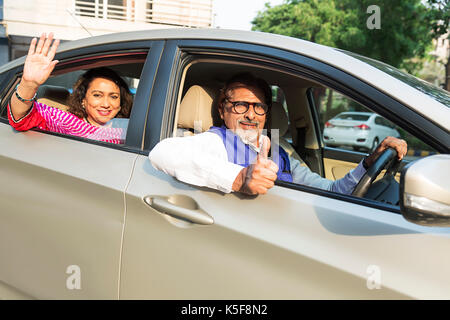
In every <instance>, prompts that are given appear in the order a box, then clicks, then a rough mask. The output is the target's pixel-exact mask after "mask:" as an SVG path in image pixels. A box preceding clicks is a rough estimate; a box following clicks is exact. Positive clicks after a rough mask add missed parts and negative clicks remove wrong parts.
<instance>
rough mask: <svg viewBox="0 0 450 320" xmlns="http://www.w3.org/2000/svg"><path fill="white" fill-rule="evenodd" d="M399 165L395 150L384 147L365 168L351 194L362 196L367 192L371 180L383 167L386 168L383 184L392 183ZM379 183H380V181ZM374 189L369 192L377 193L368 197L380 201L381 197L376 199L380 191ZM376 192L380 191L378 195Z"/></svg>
mask: <svg viewBox="0 0 450 320" xmlns="http://www.w3.org/2000/svg"><path fill="white" fill-rule="evenodd" d="M399 165H400V161H398V160H397V151H396V150H395V149H392V148H388V149H386V150H385V151H384V152H383V153H382V154H381V155H380V156H379V157H378V159H377V160H375V162H374V163H373V164H372V165H371V166H370V167H369V168H368V169H367V171H366V173H365V174H364V176H363V177H362V178H361V180H359V182H358V184H357V185H356V187H355V189H354V190H353V192H352V195H353V196H357V197H364V196H365V195H366V194H367V193H368V191H369V189H370V188H371V186H372V183H373V181H374V180H375V179H376V177H378V175H379V174H380V172H381V171H382V170H383V169H386V174H385V175H384V177H383V179H382V180H383V182H384V184H385V185H386V184H392V182H395V179H394V176H395V174H396V172H397V171H398V168H399ZM386 181H387V182H386ZM377 183H378V181H377ZM380 184H382V182H381V183H380ZM380 184H378V185H380ZM374 187H375V186H374ZM378 188H379V187H378ZM371 191H372V190H371ZM376 191H378V190H376ZM376 191H375V192H371V193H372V194H377V195H372V196H370V198H373V199H377V200H381V201H382V199H378V197H381V193H382V192H376ZM382 191H383V190H382ZM378 193H380V194H379V195H378ZM389 202H390V201H389Z"/></svg>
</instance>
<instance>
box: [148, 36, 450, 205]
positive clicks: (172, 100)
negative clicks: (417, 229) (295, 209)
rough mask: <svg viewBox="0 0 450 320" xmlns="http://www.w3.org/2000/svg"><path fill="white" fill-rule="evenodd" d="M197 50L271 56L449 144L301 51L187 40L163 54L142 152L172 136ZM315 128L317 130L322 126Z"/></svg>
mask: <svg viewBox="0 0 450 320" xmlns="http://www.w3.org/2000/svg"><path fill="white" fill-rule="evenodd" d="M195 54H211V55H214V54H216V55H218V56H221V57H224V56H226V55H234V56H236V55H240V56H242V59H252V58H254V59H255V60H256V59H259V60H260V63H261V65H263V64H264V63H265V61H269V63H271V64H273V65H278V66H279V67H280V68H287V69H290V70H292V72H295V73H296V74H297V75H298V76H303V77H305V78H307V79H309V80H311V81H315V82H318V83H320V84H321V85H324V86H327V87H329V88H331V89H333V90H336V91H338V92H340V93H341V94H343V95H345V96H347V97H349V98H351V99H354V100H355V101H357V102H358V103H360V104H362V105H364V106H365V107H367V108H368V109H369V110H371V111H373V112H375V113H378V114H380V115H382V116H383V117H387V118H389V120H390V121H392V122H393V123H400V124H401V125H402V126H403V127H404V128H408V129H409V131H413V130H412V129H414V130H417V128H415V127H412V125H411V122H415V123H417V122H419V123H421V128H420V129H421V132H420V135H416V136H418V137H419V138H420V139H422V140H423V141H424V142H425V143H429V144H431V145H433V146H436V149H440V150H442V151H448V148H449V147H448V146H446V145H443V144H442V143H441V140H439V139H438V138H437V137H440V136H441V135H443V134H444V133H445V132H444V131H443V129H442V128H440V127H437V126H436V125H435V124H433V123H432V122H431V121H429V120H428V119H426V118H424V117H422V116H421V115H419V114H418V113H416V112H414V111H413V110H411V109H409V108H408V107H407V106H405V105H404V104H402V103H400V102H399V101H397V100H395V99H394V98H393V97H391V96H389V95H387V94H386V93H384V92H381V91H379V90H378V89H376V88H374V87H372V86H371V85H369V84H368V83H366V82H364V81H363V80H362V79H358V78H356V77H355V76H353V75H350V74H348V73H346V72H344V71H342V70H340V69H337V68H336V67H334V66H331V65H329V64H327V63H324V62H322V61H318V60H315V59H313V58H311V57H307V56H304V55H301V54H298V53H294V52H290V51H285V50H282V49H278V48H273V47H265V46H261V45H256V44H249V43H242V42H235V41H228V40H186V39H180V40H169V41H167V44H166V47H165V50H164V57H163V58H162V61H161V64H163V65H162V66H161V67H160V69H159V70H158V74H157V80H156V82H155V87H154V91H155V96H157V97H158V98H157V99H153V97H152V101H151V103H150V112H149V115H148V116H149V118H151V119H148V121H147V126H146V135H145V142H144V151H146V152H149V151H150V150H151V149H152V148H153V147H154V146H155V145H156V144H157V143H158V142H159V141H160V140H162V139H165V138H168V137H170V136H171V134H172V133H173V126H174V123H173V122H174V119H175V113H176V101H177V98H178V92H179V88H180V86H181V85H182V83H181V78H182V76H181V75H182V72H183V67H184V66H185V65H187V64H188V63H189V62H190V60H189V57H190V56H193V55H195ZM162 70H164V73H163V74H160V71H161V72H162ZM406 120H410V121H406ZM152 124H154V125H152ZM399 126H400V125H399ZM317 129H318V130H319V128H317ZM319 137H320V136H319ZM320 143H321V142H320ZM321 149H322V150H325V149H326V148H324V147H323V145H321ZM442 151H441V152H442ZM354 157H361V155H360V154H358V153H354ZM275 184H276V185H278V186H283V187H287V188H290V189H295V190H299V191H304V192H308V193H313V194H317V195H320V196H326V197H330V198H335V199H339V200H344V201H348V202H352V203H355V204H360V205H364V206H369V207H373V208H377V209H381V210H385V211H390V212H393V213H397V214H401V213H400V208H399V206H393V205H390V204H386V203H381V202H377V201H374V200H370V199H365V198H357V197H354V196H351V195H343V194H338V193H334V192H331V191H326V190H321V189H317V188H313V187H309V186H304V185H299V184H294V183H289V182H284V181H280V180H277V181H276V183H275Z"/></svg>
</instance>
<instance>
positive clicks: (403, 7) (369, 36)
mask: <svg viewBox="0 0 450 320" xmlns="http://www.w3.org/2000/svg"><path fill="white" fill-rule="evenodd" d="M430 1H433V0H430ZM434 1H437V0H434ZM373 4H374V1H373V0H340V1H335V0H286V1H285V3H283V4H281V5H278V6H274V7H271V6H270V5H269V4H266V7H265V10H264V11H260V12H259V13H258V14H257V16H256V18H255V19H254V20H253V21H252V24H253V28H252V29H253V30H257V31H264V32H271V33H278V34H283V35H288V36H291V37H296V38H300V39H305V40H309V41H313V42H316V43H320V44H324V45H328V46H331V47H337V48H340V49H344V50H348V51H352V52H355V53H359V54H362V55H365V56H367V57H371V58H374V59H377V60H380V61H383V62H386V63H388V64H390V65H392V66H394V67H400V68H405V69H406V70H407V71H409V72H413V71H415V69H416V68H417V67H418V66H417V65H415V64H413V63H411V61H409V60H408V59H410V58H413V57H417V56H419V57H422V56H424V54H425V52H426V50H427V48H428V47H429V46H430V44H431V40H432V35H431V33H430V29H429V26H427V24H426V23H425V22H426V19H427V8H426V7H425V6H424V5H423V4H422V3H421V0H402V1H392V0H377V1H376V5H377V6H379V7H380V11H381V28H380V29H369V28H368V27H367V23H366V22H367V19H368V18H369V16H370V14H368V13H367V8H368V7H369V6H370V5H373Z"/></svg>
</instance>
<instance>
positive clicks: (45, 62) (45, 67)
mask: <svg viewBox="0 0 450 320" xmlns="http://www.w3.org/2000/svg"><path fill="white" fill-rule="evenodd" d="M52 42H53V45H52ZM36 43H37V45H36ZM58 45H59V40H55V41H53V33H50V34H49V35H48V37H47V36H46V34H45V33H43V34H42V35H41V37H40V38H39V42H38V40H37V39H36V38H33V40H31V43H30V48H29V49H28V55H27V58H26V60H25V65H24V67H23V75H22V79H21V80H20V83H19V86H18V87H17V91H16V92H15V93H14V94H13V96H12V98H11V105H10V107H11V112H12V115H13V117H14V119H16V120H18V119H20V118H22V117H23V116H25V115H26V114H27V112H28V110H29V109H30V107H31V104H32V99H33V98H34V96H35V94H36V92H37V90H38V88H39V86H40V85H41V84H43V83H44V82H45V81H47V79H48V77H49V76H50V74H51V73H52V71H53V69H54V68H55V65H56V64H57V63H58V60H53V58H54V57H55V53H56V49H57V48H58ZM50 46H51V47H50ZM17 95H18V96H19V97H20V98H22V100H20V99H19V98H18V97H17Z"/></svg>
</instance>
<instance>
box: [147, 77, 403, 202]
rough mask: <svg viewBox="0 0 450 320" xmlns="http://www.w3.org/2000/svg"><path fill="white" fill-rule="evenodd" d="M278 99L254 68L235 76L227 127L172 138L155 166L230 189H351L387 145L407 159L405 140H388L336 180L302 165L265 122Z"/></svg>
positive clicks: (227, 97)
mask: <svg viewBox="0 0 450 320" xmlns="http://www.w3.org/2000/svg"><path fill="white" fill-rule="evenodd" d="M271 104H272V91H271V88H270V86H269V85H268V84H267V83H266V82H265V81H264V80H263V79H259V78H256V77H254V76H253V75H252V74H250V73H242V74H238V75H235V76H234V77H232V78H231V79H230V80H229V81H227V83H226V84H225V86H224V88H223V89H222V90H221V92H220V97H219V101H218V111H219V114H220V118H221V119H222V120H223V125H222V126H221V127H215V126H212V127H211V128H210V129H209V130H208V131H206V132H203V133H201V134H197V135H195V136H190V137H174V138H167V139H164V140H162V141H161V142H159V143H158V144H157V145H156V146H155V147H154V148H153V150H152V151H151V152H150V154H149V159H150V161H151V163H152V165H153V166H154V167H155V168H156V169H158V170H161V171H163V172H165V173H167V174H169V175H171V176H174V177H175V178H177V179H178V180H180V181H183V182H186V183H189V184H193V185H197V186H206V187H209V188H213V189H216V190H220V191H222V192H225V193H229V192H233V191H234V192H242V193H245V194H251V195H257V194H265V193H267V191H268V190H269V189H270V188H272V187H273V186H274V182H275V180H277V179H280V180H283V181H288V182H294V183H298V184H303V185H307V186H312V187H316V188H320V189H325V190H330V191H334V192H338V193H344V194H351V193H352V191H353V189H354V188H355V186H356V185H357V184H358V182H359V180H360V179H361V178H362V176H363V175H364V173H365V172H366V169H367V168H368V167H370V166H371V165H372V164H373V163H374V161H375V160H376V159H377V158H378V157H379V156H380V154H381V153H382V152H383V151H384V150H386V149H387V148H394V149H395V150H396V151H397V154H398V159H399V160H401V159H402V158H403V156H404V155H405V154H406V152H407V144H406V142H405V141H404V140H401V139H397V138H394V137H387V138H386V139H384V140H383V141H382V142H381V143H380V145H379V146H378V147H377V148H376V150H375V151H374V152H373V153H372V154H371V155H369V156H368V157H366V158H365V159H364V160H363V161H361V162H360V163H359V164H358V166H357V167H356V168H354V169H353V170H351V171H350V172H348V173H347V174H346V175H345V176H344V177H343V178H341V179H339V180H336V181H332V180H328V179H325V178H323V177H321V176H320V175H318V174H317V173H314V172H312V171H311V170H310V169H309V168H308V167H305V166H301V163H300V161H299V160H297V159H295V158H293V157H291V156H289V155H288V154H287V152H286V151H285V150H284V149H283V148H282V147H280V146H278V144H277V143H276V142H274V141H272V143H274V144H275V145H274V146H272V149H271V150H272V151H273V150H275V152H272V159H268V153H269V150H270V145H271V140H270V139H269V137H268V136H266V135H265V134H264V130H263V129H264V126H265V123H266V120H267V115H268V113H269V112H270V108H271Z"/></svg>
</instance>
